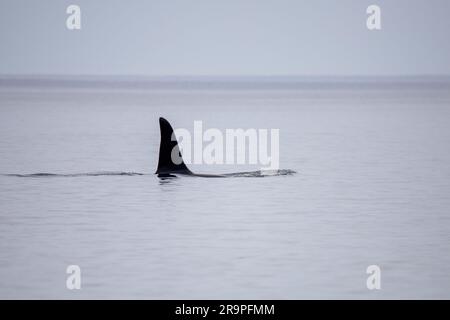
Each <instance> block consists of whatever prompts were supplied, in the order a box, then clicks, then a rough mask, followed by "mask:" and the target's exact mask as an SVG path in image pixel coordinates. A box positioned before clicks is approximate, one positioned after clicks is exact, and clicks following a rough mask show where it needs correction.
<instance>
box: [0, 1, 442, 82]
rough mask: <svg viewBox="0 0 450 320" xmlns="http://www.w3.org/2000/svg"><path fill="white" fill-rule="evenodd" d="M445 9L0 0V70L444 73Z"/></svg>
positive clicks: (414, 4)
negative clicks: (71, 26)
mask: <svg viewBox="0 0 450 320" xmlns="http://www.w3.org/2000/svg"><path fill="white" fill-rule="evenodd" d="M70 4H78V5H79V6H80V7H81V11H82V30H80V31H69V30H67V29H66V26H65V21H66V18H67V14H66V12H65V11H66V7H67V6H68V5H70ZM370 4H378V5H379V6H380V7H381V9H382V30H381V31H369V30H367V28H366V17H367V15H366V8H367V6H368V5H370ZM449 16H450V1H448V0H395V1H393V0H389V1H387V0H386V1H381V0H370V1H366V0H339V1H336V0H326V1H325V0H309V1H301V0H220V1H219V0H189V1H188V0H142V1H120V0H95V1H93V0H70V1H65V0H64V1H61V0H60V1H57V0H53V1H51V0H40V1H32V0H29V1H24V0H1V2H0V74H122V75H127V74H142V75H377V74H381V75H410V74H413V75H416V74H446V75H450V35H449V33H450V18H449Z"/></svg>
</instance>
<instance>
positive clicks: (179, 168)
mask: <svg viewBox="0 0 450 320" xmlns="http://www.w3.org/2000/svg"><path fill="white" fill-rule="evenodd" d="M159 129H160V131H161V143H160V145H159V159H158V168H157V169H156V172H155V174H157V175H158V178H162V179H166V178H175V177H177V176H178V175H181V176H191V177H202V178H228V177H268V176H286V175H292V174H295V173H296V172H295V171H293V170H289V169H286V170H274V171H261V170H260V171H250V172H235V173H224V174H206V173H194V172H192V171H191V170H189V168H188V167H187V166H186V164H185V163H184V161H183V156H182V155H181V152H180V148H179V146H178V141H177V137H176V136H175V133H174V132H173V129H172V126H171V125H170V123H169V121H167V120H166V119H164V118H162V117H160V118H159ZM172 155H175V156H178V159H177V162H178V163H174V162H173V160H172Z"/></svg>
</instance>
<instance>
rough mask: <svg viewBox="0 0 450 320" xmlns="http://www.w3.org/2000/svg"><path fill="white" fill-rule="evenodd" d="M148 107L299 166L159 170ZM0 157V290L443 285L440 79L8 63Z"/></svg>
mask: <svg viewBox="0 0 450 320" xmlns="http://www.w3.org/2000/svg"><path fill="white" fill-rule="evenodd" d="M216 80H217V79H216ZM160 116H163V117H165V118H166V119H168V120H169V121H170V122H171V123H172V125H173V126H174V127H175V128H187V129H192V128H193V123H194V121H195V120H202V121H203V126H204V128H205V129H206V128H219V129H221V130H222V129H223V130H225V129H226V128H244V129H245V128H265V129H271V128H278V129H280V167H281V169H289V170H294V171H296V172H297V173H296V174H294V175H286V176H273V177H264V178H248V177H243V178H225V179H205V178H189V177H184V178H177V179H170V180H164V181H161V180H159V179H158V178H157V177H156V176H155V175H154V174H153V172H154V171H155V169H156V165H157V160H158V147H159V127H158V118H159V117H160ZM192 168H193V169H194V171H199V172H233V171H247V170H253V169H255V170H256V169H258V167H255V166H251V165H245V166H243V165H235V166H219V165H217V166H213V167H211V166H207V165H196V166H193V167H192ZM105 172H106V173H108V174H104V173H105ZM124 172H134V173H140V174H142V175H121V174H120V173H124ZM34 173H50V174H54V175H42V176H23V177H20V176H10V175H11V174H13V175H28V174H34ZM92 173H94V174H92ZM99 173H101V174H99ZM0 174H1V175H0V298H32V299H34V298H39V299H40V298H68V299H71V298H74V299H77V298H149V299H197V298H202V299H205V298H209V299H214V298H220V299H226V298H233V299H241V298H242V299H284V298H285V299H300V298H357V299H359V298H363V299H379V298H386V299H391V298H447V299H449V298H450V209H449V208H450V85H449V82H445V83H441V82H440V81H434V80H429V79H428V80H427V81H425V83H423V82H421V81H420V80H411V81H409V80H405V79H395V81H394V80H392V81H390V80H386V79H384V80H383V81H377V80H370V79H369V80H367V79H362V80H361V79H356V80H354V81H352V80H351V79H350V80H348V79H347V80H342V81H337V80H336V79H334V80H333V79H332V80H330V81H328V82H326V81H325V82H322V81H319V80H316V81H312V82H308V81H297V82H296V81H292V79H281V80H280V79H279V80H277V81H270V79H269V80H267V79H266V80H265V81H261V82H259V83H257V84H254V83H253V82H252V80H251V79H250V80H249V79H247V80H245V81H239V80H236V79H231V80H230V79H228V80H224V81H222V82H221V81H206V80H204V81H196V80H195V79H189V78H188V79H184V80H183V81H178V80H176V79H175V80H174V79H162V80H152V81H147V82H145V81H143V82H142V81H139V80H136V81H134V80H133V81H131V80H129V81H103V80H98V79H96V80H95V79H94V80H92V81H88V80H86V79H78V80H76V81H68V80H64V79H63V80H61V79H44V80H42V79H37V78H33V79H31V80H26V81H24V80H20V79H5V78H3V79H1V81H0ZM68 265H78V266H80V268H81V280H82V284H81V286H82V288H81V290H68V289H67V288H66V279H67V277H68V274H66V268H67V266H68ZM370 265H377V266H379V267H380V269H381V290H368V289H367V287H366V279H367V277H368V276H369V275H368V274H367V273H366V269H367V267H368V266H370Z"/></svg>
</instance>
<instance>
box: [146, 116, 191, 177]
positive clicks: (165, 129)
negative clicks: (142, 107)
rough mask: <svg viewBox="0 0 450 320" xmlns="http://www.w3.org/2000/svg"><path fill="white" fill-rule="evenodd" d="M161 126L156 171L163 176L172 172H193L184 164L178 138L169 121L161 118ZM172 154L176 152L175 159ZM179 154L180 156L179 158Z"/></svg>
mask: <svg viewBox="0 0 450 320" xmlns="http://www.w3.org/2000/svg"><path fill="white" fill-rule="evenodd" d="M159 128H160V130H161V144H160V145H159V161H158V169H156V172H155V173H156V174H158V175H161V176H163V175H169V174H171V173H183V174H192V172H191V171H190V170H189V169H188V168H187V167H186V165H185V164H184V161H183V158H182V156H181V153H180V149H179V147H178V141H177V138H176V136H175V133H174V132H173V129H172V126H171V125H170V123H169V121H167V120H166V119H164V118H159ZM172 154H174V158H175V159H172ZM177 156H179V157H178V158H177ZM173 160H174V161H175V162H176V163H174V161H173Z"/></svg>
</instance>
